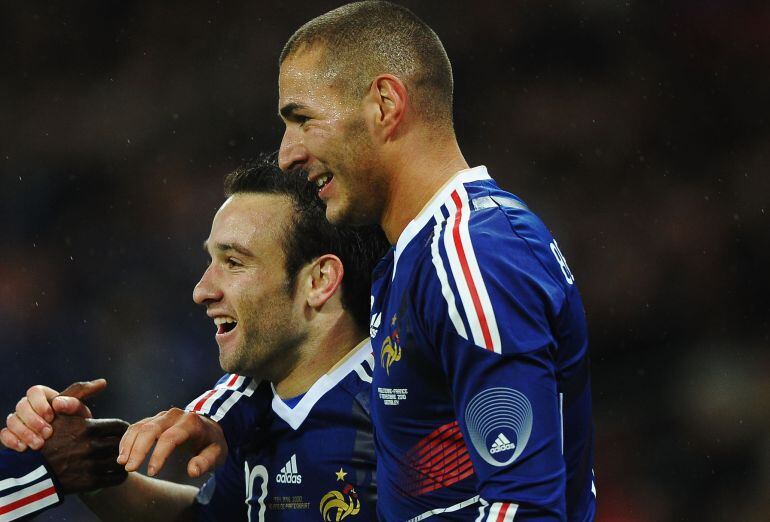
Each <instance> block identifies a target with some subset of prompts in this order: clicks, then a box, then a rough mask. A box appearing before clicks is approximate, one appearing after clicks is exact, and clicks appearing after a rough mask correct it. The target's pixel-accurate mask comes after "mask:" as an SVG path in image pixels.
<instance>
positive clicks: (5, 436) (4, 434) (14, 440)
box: [0, 428, 27, 451]
mask: <svg viewBox="0 0 770 522" xmlns="http://www.w3.org/2000/svg"><path fill="white" fill-rule="evenodd" d="M0 441H2V443H3V446H5V447H6V448H8V449H12V450H16V451H24V450H26V449H27V445H26V444H24V443H23V442H22V441H21V439H19V437H17V436H16V435H14V434H13V432H12V431H11V430H9V429H8V428H3V429H2V430H0Z"/></svg>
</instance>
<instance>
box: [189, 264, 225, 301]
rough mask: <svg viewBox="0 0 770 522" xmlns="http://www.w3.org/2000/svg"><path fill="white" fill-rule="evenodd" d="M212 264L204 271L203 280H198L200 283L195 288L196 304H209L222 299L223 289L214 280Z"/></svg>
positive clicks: (194, 297)
mask: <svg viewBox="0 0 770 522" xmlns="http://www.w3.org/2000/svg"><path fill="white" fill-rule="evenodd" d="M212 265H213V263H212ZM212 265H210V266H209V267H208V268H207V269H206V271H205V272H203V275H202V276H201V280H200V281H198V284H197V285H195V288H193V301H195V303H196V304H199V305H209V304H211V303H215V302H217V301H220V300H221V299H222V290H220V289H219V288H218V287H217V285H216V284H215V282H214V276H213V274H212Z"/></svg>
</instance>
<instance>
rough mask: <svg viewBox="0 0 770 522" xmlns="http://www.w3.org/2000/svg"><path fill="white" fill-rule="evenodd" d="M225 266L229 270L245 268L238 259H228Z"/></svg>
mask: <svg viewBox="0 0 770 522" xmlns="http://www.w3.org/2000/svg"><path fill="white" fill-rule="evenodd" d="M225 265H226V266H227V268H239V267H241V266H243V263H241V262H240V261H239V260H238V259H236V258H234V257H228V258H227V259H225Z"/></svg>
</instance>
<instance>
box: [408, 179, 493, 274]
mask: <svg viewBox="0 0 770 522" xmlns="http://www.w3.org/2000/svg"><path fill="white" fill-rule="evenodd" d="M484 179H492V178H490V177H489V173H488V172H487V168H486V167H485V166H484V165H479V166H478V167H473V168H471V169H465V170H461V171H460V172H458V173H457V174H455V175H454V176H453V177H452V178H450V179H449V181H447V182H446V183H445V184H444V186H443V187H441V188H440V189H438V191H437V192H436V193H435V194H434V195H433V197H432V198H430V200H429V201H428V203H426V204H425V206H424V207H423V208H422V210H421V211H420V212H419V213H418V214H417V216H415V218H414V219H412V221H410V222H409V224H408V225H407V226H406V228H405V229H404V231H403V232H401V235H400V236H399V237H398V241H396V251H395V254H394V259H393V277H395V274H396V270H395V268H396V265H397V264H398V258H399V256H400V255H401V252H403V251H404V249H405V248H406V246H407V245H408V244H409V243H410V242H411V241H412V239H414V238H415V236H417V234H418V233H419V232H420V230H422V229H423V228H424V227H425V225H426V224H427V223H428V222H429V221H430V220H431V219H432V218H433V215H434V214H435V213H436V211H437V210H438V209H439V208H440V207H441V205H443V204H444V202H445V201H446V200H447V198H448V197H449V194H451V193H452V191H453V190H455V189H456V188H457V187H458V186H459V185H464V184H465V183H472V182H474V181H481V180H484Z"/></svg>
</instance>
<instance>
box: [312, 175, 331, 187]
mask: <svg viewBox="0 0 770 522" xmlns="http://www.w3.org/2000/svg"><path fill="white" fill-rule="evenodd" d="M327 181H329V175H328V174H324V175H323V176H321V177H320V178H318V179H317V180H315V185H316V187H318V188H321V187H323V186H324V185H325V184H326V182H327Z"/></svg>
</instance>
